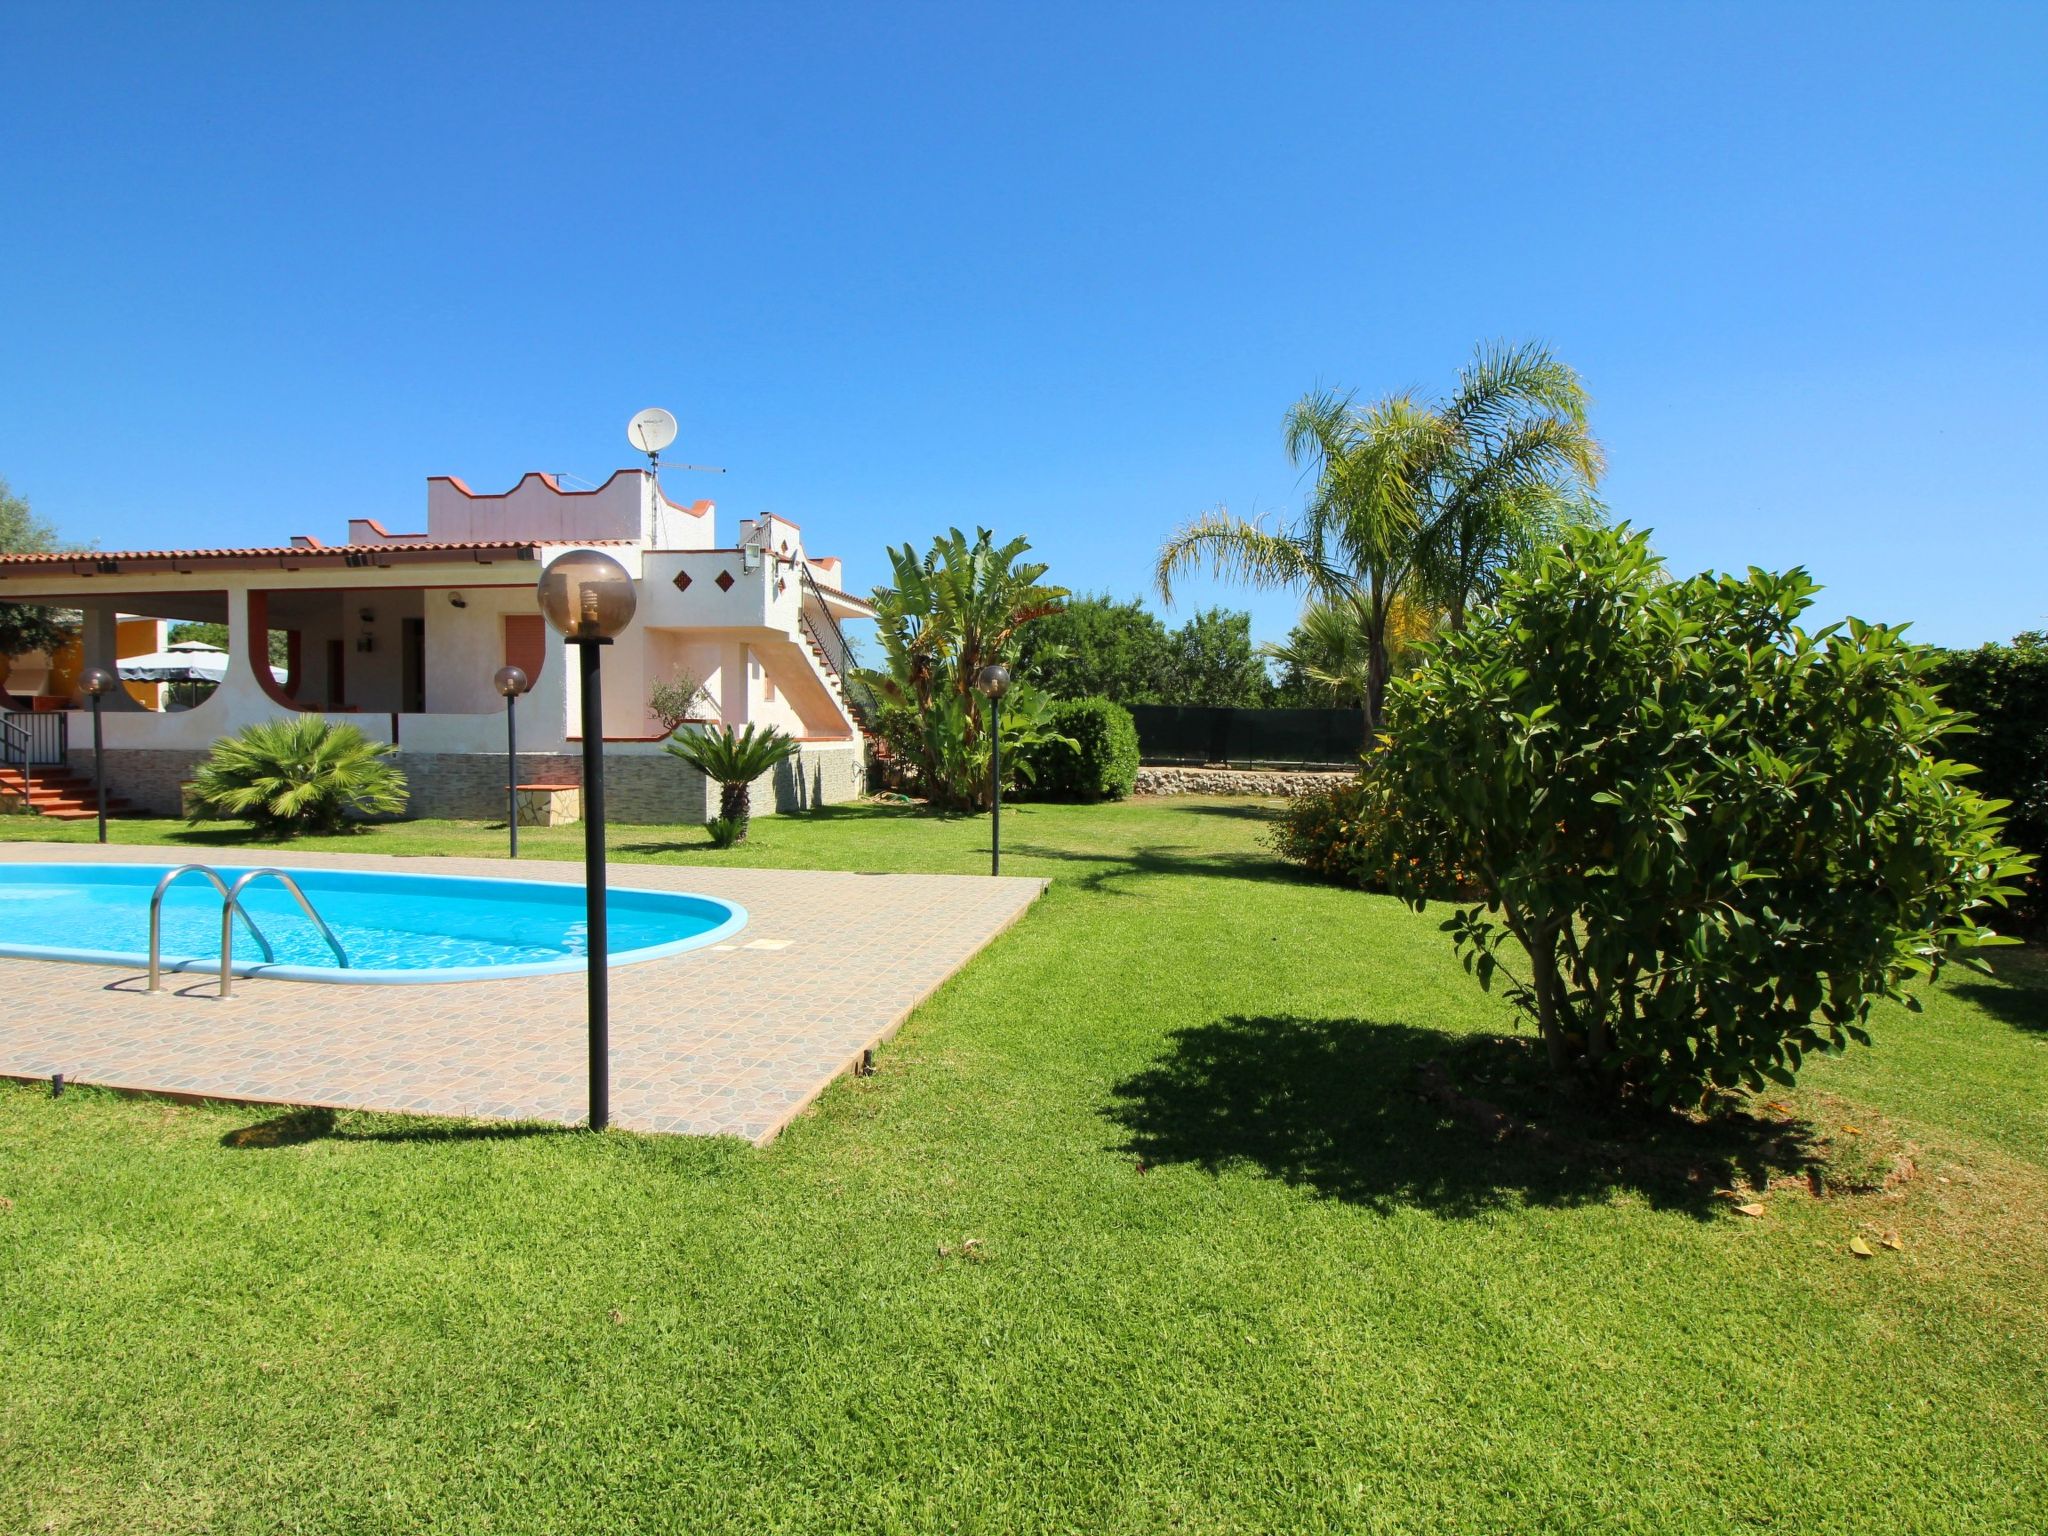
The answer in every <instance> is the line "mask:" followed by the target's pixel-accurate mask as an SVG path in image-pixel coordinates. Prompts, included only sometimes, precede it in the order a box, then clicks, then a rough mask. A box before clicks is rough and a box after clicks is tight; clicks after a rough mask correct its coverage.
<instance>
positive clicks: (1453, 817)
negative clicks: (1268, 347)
mask: <svg viewBox="0 0 2048 1536" xmlns="http://www.w3.org/2000/svg"><path fill="white" fill-rule="evenodd" d="M1814 591H1815V586H1814V583H1813V582H1812V581H1811V579H1809V578H1808V576H1807V575H1806V573H1805V572H1803V571H1797V570H1795V571H1791V572H1788V573H1784V574H1771V573H1768V572H1764V571H1759V570H1754V569H1752V570H1751V571H1750V572H1749V573H1748V574H1747V575H1746V576H1742V577H1734V576H1718V577H1717V576H1711V575H1706V576H1696V577H1693V578H1691V579H1689V580H1684V581H1669V580H1666V579H1665V577H1664V574H1663V571H1662V568H1661V564H1660V562H1659V561H1658V560H1657V559H1656V558H1655V557H1654V556H1653V555H1652V554H1651V553H1650V549H1649V545H1648V541H1647V538H1646V536H1645V535H1642V534H1638V533H1630V532H1628V531H1627V530H1626V529H1622V530H1605V529H1589V530H1578V531H1575V532H1573V533H1571V534H1570V535H1568V537H1567V541H1566V543H1565V545H1564V546H1563V547H1562V548H1561V549H1559V550H1557V551H1555V552H1553V553H1551V554H1549V555H1547V556H1545V557H1544V558H1543V559H1542V560H1541V561H1540V562H1539V563H1538V565H1537V568H1536V569H1535V570H1534V572H1533V573H1530V574H1524V575H1511V576H1509V577H1508V578H1507V580H1506V582H1505V585H1504V588H1503V591H1502V594H1501V599H1500V602H1499V604H1498V606H1497V607H1496V608H1494V609H1490V610H1485V611H1481V612H1477V613H1475V614H1474V615H1473V617H1472V620H1471V623H1470V624H1469V625H1468V627H1467V628H1466V629H1465V630H1464V631H1463V632H1462V633H1457V634H1451V635H1448V636H1446V637H1445V638H1443V639H1442V640H1440V641H1439V642H1438V643H1437V645H1436V648H1435V650H1434V653H1433V655H1432V656H1431V658H1430V660H1429V661H1428V662H1427V663H1426V664H1425V665H1424V666H1423V667H1422V668H1421V669H1420V670H1418V671H1417V672H1416V674H1415V675H1414V676H1413V677H1412V678H1409V679H1406V680H1403V681H1401V682H1397V683H1396V684H1395V685H1394V688H1393V696H1392V701H1391V705H1390V714H1391V717H1392V739H1391V742H1390V744H1389V745H1388V746H1386V747H1385V748H1383V749H1382V750H1381V751H1380V752H1379V753H1378V754H1377V755H1376V756H1375V757H1374V759H1373V760H1372V764H1371V768H1370V771H1369V773H1368V776H1367V786H1368V793H1369V796H1370V797H1371V798H1372V799H1374V800H1375V801H1376V802H1377V811H1378V814H1379V815H1381V816H1383V817H1385V818H1386V819H1387V823H1388V824H1389V825H1391V826H1399V827H1406V828H1409V829H1411V830H1410V831H1409V833H1408V834H1407V836H1408V842H1409V846H1407V847H1406V848H1404V849H1401V850H1398V851H1400V852H1402V853H1404V854H1406V855H1408V856H1409V857H1415V858H1419V859H1420V861H1421V863H1420V865H1419V866H1413V865H1410V864H1409V863H1408V858H1406V857H1404V858H1398V859H1396V860H1394V861H1393V862H1394V865H1395V874H1396V875H1397V876H1398V875H1399V873H1400V872H1401V871H1402V870H1403V869H1406V868H1411V867H1424V868H1428V867H1439V868H1440V867H1452V866H1456V867H1461V868H1462V869H1463V870H1465V871H1466V872H1467V874H1468V875H1469V876H1470V877H1471V878H1472V879H1474V880H1476V881H1477V882H1478V884H1479V885H1480V887H1481V888H1482V889H1483V891H1484V893H1485V898H1486V899H1485V901H1484V902H1482V903H1480V904H1478V905H1474V906H1471V907H1469V908H1460V909H1458V910H1457V911H1456V913H1455V915H1454V916H1453V917H1452V918H1451V920H1450V921H1449V922H1447V923H1446V924H1445V927H1446V929H1447V930H1448V931H1449V932H1450V933H1452V934H1453V935H1454V937H1455V939H1456V942H1457V944H1458V946H1459V948H1460V949H1461V951H1462V952H1463V953H1464V955H1465V958H1466V964H1467V966H1468V968H1470V969H1472V970H1473V971H1475V972H1476V973H1477V975H1478V977H1479V979H1480V981H1481V982H1482V983H1490V982H1491V981H1492V980H1493V979H1494V978H1495V977H1496V976H1500V977H1504V978H1506V979H1507V980H1508V981H1509V982H1510V983H1511V987H1512V996H1513V998H1514V1000H1515V1001H1516V1002H1517V1003H1518V1004H1520V1005H1521V1006H1522V1007H1524V1008H1526V1009H1527V1010H1528V1012H1529V1013H1530V1014H1531V1015H1532V1016H1533V1017H1534V1019H1535V1021H1536V1025H1537V1028H1538V1029H1539V1031H1540V1032H1541V1034H1542V1038H1543V1040H1544V1041H1545V1043H1546V1045H1547V1046H1548V1048H1549V1052H1550V1057H1551V1061H1552V1063H1553V1065H1555V1066H1556V1067H1558V1068H1560V1069H1565V1068H1572V1067H1583V1068H1584V1069H1586V1070H1587V1071H1589V1072H1590V1074H1591V1075H1592V1076H1593V1077H1595V1078H1596V1079H1597V1080H1599V1081H1601V1082H1603V1083H1605V1084H1607V1085H1608V1086H1609V1087H1611V1088H1614V1089H1616V1090H1619V1089H1620V1088H1622V1087H1624V1086H1630V1085H1632V1086H1635V1087H1638V1088H1640V1089H1643V1090H1646V1091H1647V1092H1648V1093H1649V1094H1651V1095H1652V1096H1653V1097H1654V1098H1655V1099H1656V1100H1658V1101H1659V1102H1666V1103H1693V1102H1697V1101H1698V1100H1699V1099H1700V1098H1701V1096H1702V1095H1703V1094H1706V1093H1709V1092H1710V1091H1712V1090H1715V1089H1733V1088H1737V1087H1748V1088H1758V1087H1761V1086H1762V1084H1763V1083H1764V1082H1765V1080H1767V1079H1768V1080H1770V1081H1775V1082H1780V1083H1789V1082H1790V1081H1791V1080H1792V1074H1793V1073H1794V1072H1795V1071H1796V1070H1797V1068H1798V1067H1799V1065H1800V1062H1801V1060H1802V1059H1803V1057H1805V1056H1806V1055H1807V1054H1808V1053H1810V1052H1814V1051H1836V1050H1840V1049H1842V1048H1843V1047H1844V1046H1845V1045H1846V1044H1847V1043H1848V1042H1849V1041H1851V1040H1857V1041H1863V1042H1865V1043H1867V1041H1868V1036H1867V1035H1866V1034H1865V1033H1864V1027H1863V1026H1864V1024H1865V1022H1866V1020H1867V1018H1868V1016H1869V1013H1870V1009H1871V1006H1872V1004H1873V1002H1874V1001H1875V1000H1877V999H1878V998H1882V997H1891V998H1897V999H1900V1000H1901V1001H1904V1002H1906V1003H1907V1004H1908V1005H1909V1006H1912V1005H1913V1003H1914V999H1913V997H1912V995H1911V994H1910V993H1909V992H1908V991H1907V984H1908V983H1909V982H1911V981H1913V980H1915V979H1916V978H1924V977H1928V976H1930V975H1932V974H1933V973H1934V972H1935V970H1936V969H1937V968H1938V967H1939V966H1940V965H1941V964H1942V963H1943V962H1944V960H1946V959H1948V958H1950V957H1955V958H1957V959H1959V960H1962V961H1964V962H1965V963H1972V957H1971V955H1970V951H1971V950H1973V949H1974V948H1975V947H1977V946H1979V945H1981V944H1985V943H1990V942H1996V940H1995V936H1994V935H1992V934H1990V933H1989V931H1988V930H1986V929H1984V928H1982V927H1980V926H1979V924H1980V921H1981V919H1982V918H1983V916H1984V915H1985V913H1986V910H1987V908H1988V907H1989V906H1991V905H1993V904H2003V902H2004V901H2005V900H2006V898H2007V897H2008V896H2009V895H2010V894H2011V889H2012V888H2011V885H2010V884H2009V882H2010V881H2012V880H2013V879H2014V878H2015V877H2017V876H2018V875H2020V874H2022V873H2023V872H2024V870H2025V868H2026V860H2024V859H2023V858H2020V857H2018V856H2017V855H2016V854H2015V852H2014V850H2013V849H2011V848H2008V847H2006V846H2004V844H2003V840H2002V837H2001V830H2002V829H2001V826H2000V823H1999V820H1998V818H1997V816H1996V814H1995V813H1996V811H1997V810H1998V809H1999V808H2000V807H2001V806H2002V804H2003V802H2001V801H1993V800H1987V799H1986V798H1984V797H1983V796H1981V795H1978V794H1977V793H1975V792H1974V791H1973V790H1971V789H1970V788H1968V787H1967V786H1966V785H1965V783H1964V778H1965V776H1966V775H1968V774H1970V773H1971V772H1973V771H1974V770H1972V769H1970V768H1968V767H1966V766H1962V765H1960V764H1957V763H1954V762H1951V761H1948V760H1947V759H1946V758H1945V757H1944V756H1943V755H1942V750H1941V749H1942V747H1943V746H1944V744H1945V742H1946V740H1947V738H1949V737H1950V735H1951V733H1952V732H1954V731H1956V730H1957V729H1958V728H1959V727H1960V726H1961V724H1962V717H1961V716H1959V715H1958V714H1957V713H1956V712H1955V711H1953V710H1950V709H1948V708H1947V707H1946V706H1944V705H1943V704H1942V702H1941V701H1940V699H1939V697H1938V695H1937V693H1936V691H1935V689H1934V688H1933V687H1932V685H1931V683H1930V681H1929V677H1928V674H1929V671H1930V668H1931V667H1932V666H1933V664H1934V662H1935V656H1934V653H1932V652H1931V651H1929V650H1928V649H1927V648H1925V647H1921V646H1916V645H1912V644H1909V643H1908V642H1907V641H1906V640H1905V639H1904V637H1903V635H1902V634H1901V632H1900V631H1899V630H1898V629H1896V628H1889V627H1886V626H1883V625H1875V624H1864V623H1860V622H1857V621H1855V620H1850V621H1849V622H1848V623H1847V624H1845V625H1829V626H1827V627H1825V628H1822V629H1819V630H1816V631H1813V632H1811V633H1809V632H1808V631H1806V630H1804V629H1802V628H1800V626H1799V624H1798V620H1799V618H1800V616H1801V614H1802V613H1804V611H1805V610H1806V608H1807V607H1808V606H1809V604H1810V602H1811V600H1812V594H1813V592H1814ZM1411 896H1412V899H1413V900H1414V901H1415V902H1416V904H1417V905H1418V906H1419V905H1420V904H1421V899H1422V893H1421V892H1414V893H1411ZM1976 963H1979V964H1981V962H1976Z"/></svg>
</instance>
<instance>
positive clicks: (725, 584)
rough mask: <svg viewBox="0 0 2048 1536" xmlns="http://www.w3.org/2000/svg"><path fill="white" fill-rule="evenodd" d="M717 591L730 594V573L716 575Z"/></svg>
mask: <svg viewBox="0 0 2048 1536" xmlns="http://www.w3.org/2000/svg"><path fill="white" fill-rule="evenodd" d="M718 590H719V591H721V592H730V591H731V590H732V572H731V571H720V572H719V573H718Z"/></svg>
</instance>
